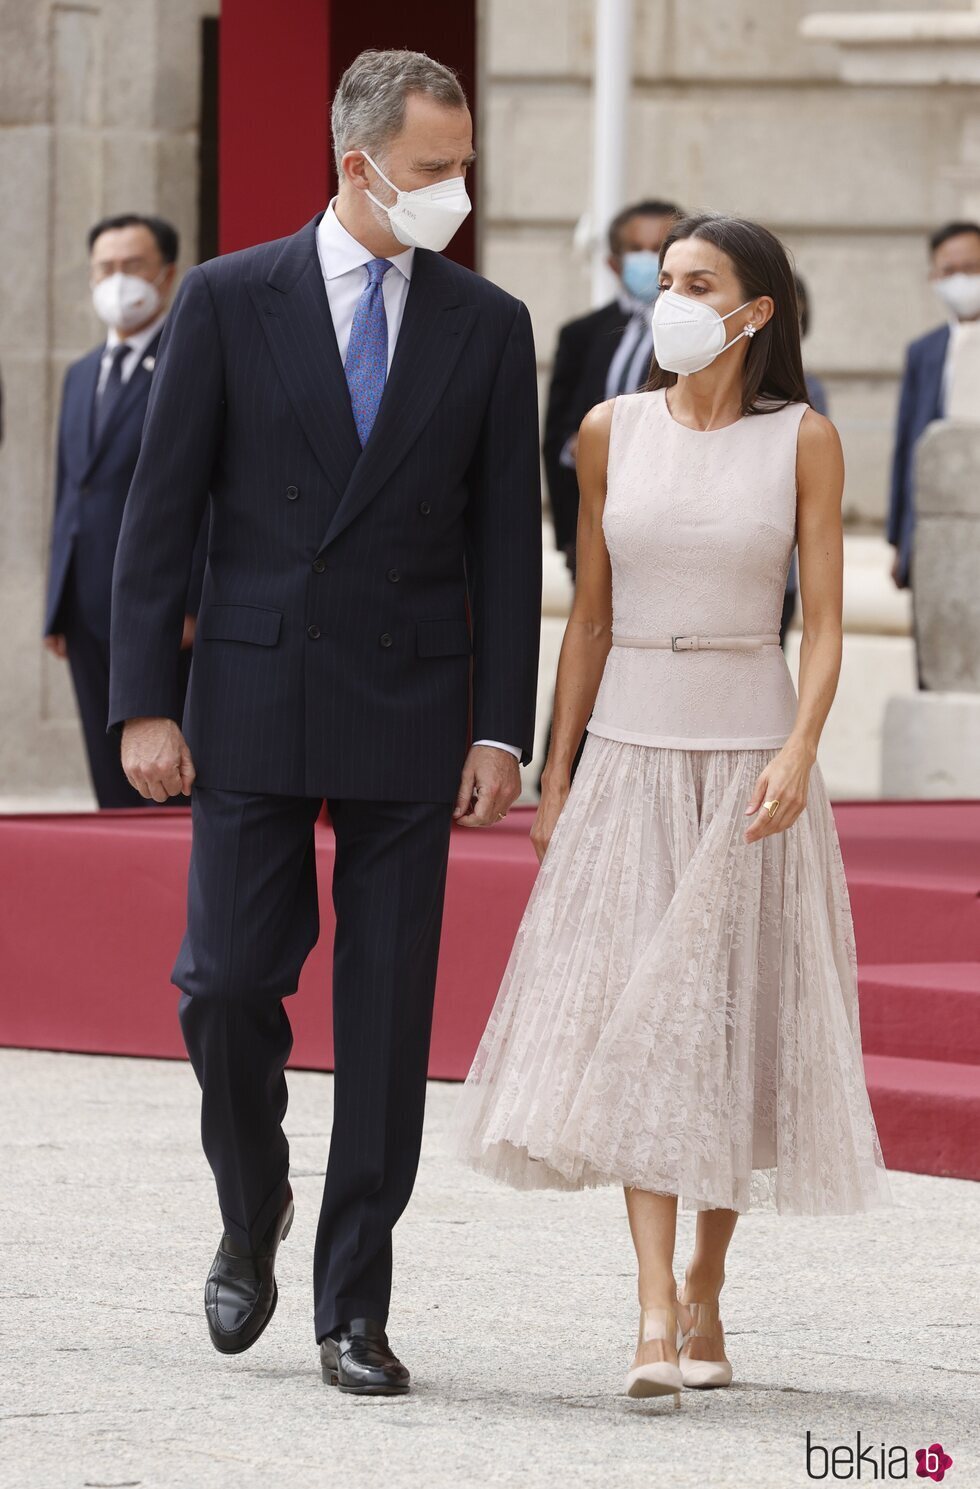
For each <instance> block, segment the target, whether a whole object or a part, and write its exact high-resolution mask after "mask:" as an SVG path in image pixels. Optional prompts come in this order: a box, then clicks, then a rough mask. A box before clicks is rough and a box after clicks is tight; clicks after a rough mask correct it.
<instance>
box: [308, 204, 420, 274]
mask: <svg viewBox="0 0 980 1489" xmlns="http://www.w3.org/2000/svg"><path fill="white" fill-rule="evenodd" d="M336 200H337V198H336V197H332V198H331V200H330V202H329V203H328V205H327V210H326V211H325V212H324V214H323V216H322V217H321V218H320V224H319V226H318V228H317V230H316V241H317V250H318V252H319V254H320V264H321V267H322V269H323V277H324V279H337V278H339V277H340V275H341V274H349V273H350V271H351V269H360V268H363V266H364V265H365V264H369V263H370V262H371V260H372V259H374V258H377V257H378V255H377V254H376V253H372V252H371V250H370V248H365V247H364V244H363V243H359V242H358V241H357V239H356V238H354V237H352V236H351V234H350V233H349V232H348V231H347V229H346V228H345V227H344V225H343V223H342V222H341V220H340V218H339V217H338V216H337V213H336V211H335V210H334V204H335V202H336ZM414 258H415V249H414V248H406V249H405V251H404V253H395V254H389V255H388V262H389V263H390V264H392V265H393V266H394V267H395V268H396V269H397V270H398V271H399V272H400V273H401V274H403V275H404V277H405V278H406V279H411V277H412V262H413V260H414Z"/></svg>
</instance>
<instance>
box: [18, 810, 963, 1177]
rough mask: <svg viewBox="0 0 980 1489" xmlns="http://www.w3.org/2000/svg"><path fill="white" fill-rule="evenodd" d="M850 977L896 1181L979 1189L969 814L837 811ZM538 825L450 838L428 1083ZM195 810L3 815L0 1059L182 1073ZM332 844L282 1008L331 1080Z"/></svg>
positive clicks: (451, 1072)
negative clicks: (928, 1179)
mask: <svg viewBox="0 0 980 1489" xmlns="http://www.w3.org/2000/svg"><path fill="white" fill-rule="evenodd" d="M835 816H836V819H837V825H838V830H839V833H840V839H841V848H842V851H843V855H844V861H845V865H846V867H847V874H848V883H849V885H850V889H851V899H852V905H853V910H854V920H855V927H856V935H857V944H858V955H859V960H860V965H861V1018H862V1034H863V1040H864V1048H865V1054H866V1068H867V1072H868V1080H869V1086H870V1090H871V1097H872V1103H873V1105H874V1110H875V1116H876V1119H877V1121H878V1125H879V1131H880V1133H881V1140H882V1147H883V1149H884V1154H885V1160H886V1162H887V1163H888V1165H889V1166H890V1167H892V1168H898V1169H910V1170H913V1171H916V1172H924V1173H935V1174H953V1175H958V1176H960V1177H963V1178H974V1179H980V1151H978V1143H977V1139H976V1136H975V1134H976V1133H977V1132H978V1131H980V802H845V803H840V804H838V805H837V806H835ZM532 817H533V812H532V811H531V810H530V809H522V810H517V811H515V812H513V813H512V814H511V817H510V818H509V819H508V821H507V822H506V823H505V824H502V825H501V826H500V827H497V828H495V829H493V831H492V832H487V833H476V832H467V831H465V830H462V829H459V830H456V831H454V833H453V842H452V853H451V862H450V872H449V889H448V894H447V902H446V922H445V931H444V935H443V950H442V960H441V966H440V974H439V983H438V987H437V992H436V1015H435V1029H434V1035H433V1042H432V1058H431V1062H430V1072H431V1074H432V1075H433V1076H436V1077H439V1078H444V1079H458V1078H461V1077H462V1076H464V1075H465V1074H466V1071H467V1069H468V1067H469V1062H470V1059H471V1057H472V1053H473V1050H474V1048H475V1046H476V1043H477V1040H478V1039H479V1036H480V1033H481V1031H482V1029H483V1026H484V1023H485V1021H486V1017H487V1014H488V1013H489V1010H490V1007H491V1005H492V1003H493V999H494V996H495V994H496V990H497V986H498V984H499V982H500V977H501V974H502V972H503V970H504V966H505V964H506V960H507V956H508V953H509V950H510V945H511V942H512V940H513V936H514V932H515V930H516V927H517V924H518V921H519V920H520V916H521V912H522V910H523V908H524V905H525V903H526V901H527V896H528V893H529V892H530V888H531V885H532V883H533V882H534V875H535V870H536V862H535V858H534V853H533V850H532V849H531V846H530V843H529V841H528V831H529V829H530V824H531V820H532ZM189 818H190V813H189V812H184V811H173V810H167V811H159V812H156V811H146V812H140V811H133V812H112V813H103V814H101V815H99V816H95V815H89V814H86V815H78V816H61V817H52V816H33V817H31V816H24V817H7V818H0V876H2V882H3V885H4V895H3V897H2V901H0V948H2V950H0V956H2V960H0V965H2V967H3V969H4V975H3V983H2V986H0V1044H5V1045H19V1046H24V1047H28V1048H38V1049H61V1050H76V1051H86V1052H92V1053H109V1054H128V1055H156V1056H182V1055H183V1045H182V1042H181V1038H180V1031H179V1029H178V1026H177V1020H176V1012H175V1004H176V999H177V996H178V994H177V990H176V989H175V988H173V987H171V986H170V984H169V982H168V978H169V974H170V968H171V966H172V965H173V959H174V956H175V953H176V950H177V946H178V944H179V941H180V936H181V932H182V929H183V918H184V895H185V877H186V870H187V858H188V854H189V850H190V820H189ZM332 859H333V838H332V835H331V833H330V830H329V828H327V827H325V826H318V828H317V869H318V873H319V878H320V909H321V920H322V925H323V930H322V933H321V938H320V942H319V945H318V946H317V947H316V950H315V951H314V953H313V955H312V956H311V958H310V960H309V961H308V963H307V965H306V968H305V969H304V973H303V978H302V981H301V983H300V990H299V993H298V994H297V995H296V996H295V997H294V998H291V999H290V1000H289V1002H288V1008H289V1013H290V1018H291V1020H292V1024H293V1029H294V1032H295V1036H296V1040H295V1048H294V1055H293V1062H292V1063H293V1064H294V1065H297V1066H300V1067H305V1068H311V1069H329V1068H330V1066H331V1063H332V1057H333V1050H332V1042H331V1037H330V1018H329V994H328V983H329V967H330V951H331V945H332V907H331V903H330V891H329V886H330V872H331V867H332Z"/></svg>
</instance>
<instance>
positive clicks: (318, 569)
mask: <svg viewBox="0 0 980 1489" xmlns="http://www.w3.org/2000/svg"><path fill="white" fill-rule="evenodd" d="M326 567H327V566H326V564H325V563H324V562H323V559H322V558H315V559H314V560H313V572H314V574H322V573H323V571H324V569H325V568H326Z"/></svg>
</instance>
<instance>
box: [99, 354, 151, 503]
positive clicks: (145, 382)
mask: <svg viewBox="0 0 980 1489" xmlns="http://www.w3.org/2000/svg"><path fill="white" fill-rule="evenodd" d="M159 345H160V334H159V333H158V334H157V335H156V336H154V338H153V340H152V341H151V342H150V344H149V346H148V347H147V348H146V351H145V352H144V353H143V355H142V357H140V359H139V361H138V362H137V364H136V366H135V367H134V368H133V374H132V376H131V377H130V379H129V381H128V382H127V383H123V385H122V388H121V389H120V391H119V397H118V398H117V400H116V404H115V407H114V408H112V409H111V410H110V412H109V417H108V418H107V419H106V422H105V424H104V425H103V426H102V430H101V433H100V434H99V437H98V439H97V440H93V442H92V444H91V445H90V447H89V457H88V471H87V472H86V474H87V473H88V472H90V471H91V470H92V469H93V468H94V466H95V463H96V461H97V460H98V458H99V456H100V455H101V454H102V451H103V450H104V449H105V447H106V444H107V442H108V441H109V439H110V438H111V437H112V435H113V433H114V432H115V430H116V429H117V428H118V427H119V423H120V420H121V419H122V417H123V415H124V413H125V412H126V410H127V409H128V408H131V407H132V405H133V404H134V403H136V402H137V400H138V399H139V398H140V397H143V398H145V397H146V394H147V391H148V389H149V385H150V378H151V377H152V376H153V369H152V367H145V366H144V365H143V364H144V362H145V361H146V359H147V357H155V356H156V352H157V347H158V346H159ZM101 360H102V359H101V356H100V358H99V362H101ZM95 383H96V384H97V383H98V363H97V364H96V376H95ZM89 408H90V414H91V417H90V420H89V429H90V430H91V429H92V428H93V426H94V424H95V384H93V387H92V398H91V401H90V404H89Z"/></svg>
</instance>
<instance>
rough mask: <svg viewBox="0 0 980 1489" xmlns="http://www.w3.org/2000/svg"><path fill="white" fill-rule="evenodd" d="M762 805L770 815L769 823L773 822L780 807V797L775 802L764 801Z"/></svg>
mask: <svg viewBox="0 0 980 1489" xmlns="http://www.w3.org/2000/svg"><path fill="white" fill-rule="evenodd" d="M762 805H763V806H764V807H765V809H766V811H767V812H768V813H769V821H770V822H771V821H772V819H773V817H775V815H776V808H777V807H778V806H779V797H778V796H777V797H776V798H775V799H774V800H773V801H764V802H763V803H762Z"/></svg>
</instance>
